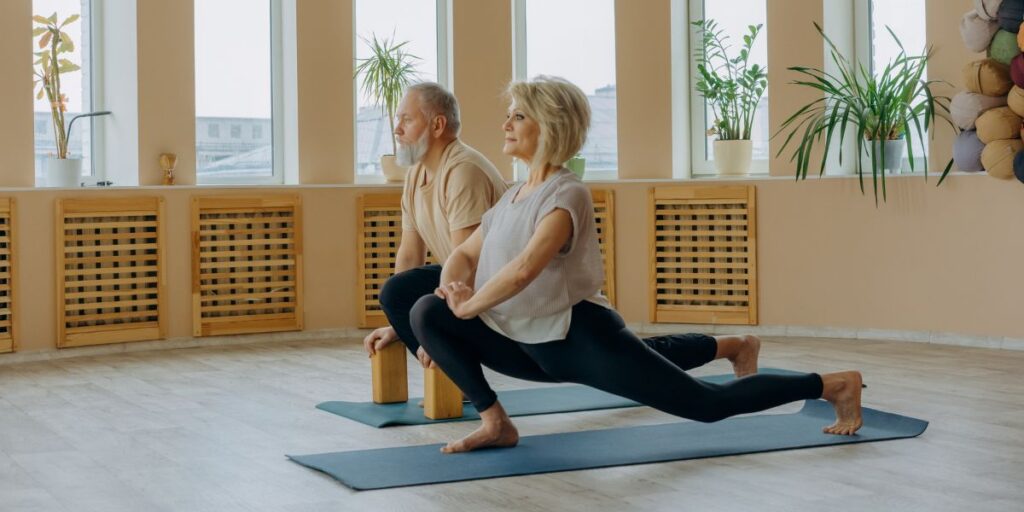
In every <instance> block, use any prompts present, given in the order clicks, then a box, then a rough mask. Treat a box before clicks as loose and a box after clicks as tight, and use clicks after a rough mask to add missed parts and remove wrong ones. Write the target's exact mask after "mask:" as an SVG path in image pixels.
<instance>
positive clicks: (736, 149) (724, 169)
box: [714, 140, 754, 176]
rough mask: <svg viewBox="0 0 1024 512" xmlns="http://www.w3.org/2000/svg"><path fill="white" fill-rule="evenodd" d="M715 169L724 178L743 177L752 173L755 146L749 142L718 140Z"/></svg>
mask: <svg viewBox="0 0 1024 512" xmlns="http://www.w3.org/2000/svg"><path fill="white" fill-rule="evenodd" d="M714 147H715V168H717V169H718V174H720V175H722V176H742V175H744V174H749V173H750V162H751V160H752V159H753V154H754V146H753V143H752V142H751V141H749V140H716V141H715V143H714Z"/></svg>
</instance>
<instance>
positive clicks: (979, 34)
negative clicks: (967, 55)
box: [960, 11, 999, 53]
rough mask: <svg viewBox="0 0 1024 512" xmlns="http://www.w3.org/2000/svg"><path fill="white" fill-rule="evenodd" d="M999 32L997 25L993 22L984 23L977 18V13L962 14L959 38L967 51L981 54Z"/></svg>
mask: <svg viewBox="0 0 1024 512" xmlns="http://www.w3.org/2000/svg"><path fill="white" fill-rule="evenodd" d="M998 31H999V24H998V23H996V22H994V21H985V20H983V19H981V18H979V17H978V13H976V12H974V11H971V12H969V13H967V14H964V17H963V19H962V20H960V37H962V38H963V40H964V46H966V47H967V49H968V50H970V51H972V52H975V53H981V52H983V51H985V50H986V49H987V48H988V47H989V45H990V44H991V43H992V37H993V36H995V35H996V32H998Z"/></svg>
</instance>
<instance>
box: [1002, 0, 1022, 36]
mask: <svg viewBox="0 0 1024 512" xmlns="http://www.w3.org/2000/svg"><path fill="white" fill-rule="evenodd" d="M998 17H999V28H1002V29H1003V30H1005V31H1007V32H1013V33H1014V34H1016V33H1017V32H1018V31H1019V30H1020V24H1021V21H1024V0H1003V3H1001V4H1000V5H999V16H998Z"/></svg>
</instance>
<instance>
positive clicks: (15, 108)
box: [0, 0, 35, 187]
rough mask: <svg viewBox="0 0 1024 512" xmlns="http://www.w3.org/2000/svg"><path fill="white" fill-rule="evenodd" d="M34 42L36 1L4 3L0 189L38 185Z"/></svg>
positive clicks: (0, 8)
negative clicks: (33, 78)
mask: <svg viewBox="0 0 1024 512" xmlns="http://www.w3.org/2000/svg"><path fill="white" fill-rule="evenodd" d="M32 39H33V38H32V0H5V1H4V2H3V3H2V4H0V69H2V70H3V72H2V73H0V98H2V99H0V101H3V115H2V116H0V186H6V187H31V186H32V185H33V184H35V170H34V165H35V164H34V161H35V157H34V156H33V153H32V151H33V147H34V141H33V138H32V137H33V135H32V134H33V133H34V132H33V126H34V124H33V123H34V121H33V114H32V108H33V107H32V101H31V98H32V95H33V92H34V91H33V89H32V61H33V59H32V51H33V49H32ZM8 98H24V101H18V102H14V101H10V100H9V99H8Z"/></svg>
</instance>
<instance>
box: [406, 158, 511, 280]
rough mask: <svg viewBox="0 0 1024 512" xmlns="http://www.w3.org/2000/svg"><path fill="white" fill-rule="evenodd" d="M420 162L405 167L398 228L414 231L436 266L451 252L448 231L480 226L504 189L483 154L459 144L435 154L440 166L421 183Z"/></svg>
mask: <svg viewBox="0 0 1024 512" xmlns="http://www.w3.org/2000/svg"><path fill="white" fill-rule="evenodd" d="M426 176H427V170H426V168H425V167H424V166H423V165H422V164H417V165H415V166H414V167H413V168H412V169H409V173H408V175H407V176H406V179H405V189H404V191H403V192H402V229H403V230H413V231H416V232H417V233H418V234H419V235H420V238H422V239H423V242H424V243H426V245H427V249H429V250H430V252H431V253H432V254H433V255H434V257H435V258H436V260H437V262H438V263H441V264H444V262H445V260H447V259H448V256H450V255H451V253H452V251H453V250H454V249H455V248H454V247H452V238H451V232H452V231H457V230H460V229H465V228H467V227H470V226H473V225H476V224H479V223H480V219H481V217H483V215H484V212H486V211H487V210H489V209H490V208H491V206H493V205H494V203H497V202H498V199H501V196H502V195H503V194H504V193H505V191H506V190H508V185H506V184H505V180H504V179H503V178H502V177H501V173H499V172H498V169H496V168H495V167H494V164H492V163H491V162H490V161H489V160H487V158H486V157H485V156H483V155H482V154H480V153H479V152H478V151H476V150H475V149H473V148H471V147H469V146H467V145H465V144H463V143H462V142H461V141H459V140H457V139H456V140H454V141H452V143H451V144H449V145H448V147H446V148H445V150H444V153H442V154H441V165H440V166H439V167H438V170H437V172H436V173H435V175H434V176H433V177H432V178H431V179H430V181H429V182H426V183H425V181H426Z"/></svg>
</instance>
